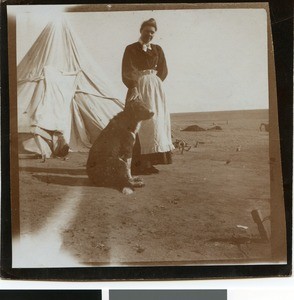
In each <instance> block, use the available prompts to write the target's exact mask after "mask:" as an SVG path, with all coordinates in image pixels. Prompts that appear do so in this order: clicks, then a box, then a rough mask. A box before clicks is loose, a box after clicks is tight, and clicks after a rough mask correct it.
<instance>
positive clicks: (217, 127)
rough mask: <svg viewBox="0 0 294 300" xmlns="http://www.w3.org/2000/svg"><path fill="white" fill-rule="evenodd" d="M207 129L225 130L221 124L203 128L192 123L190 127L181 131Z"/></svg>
mask: <svg viewBox="0 0 294 300" xmlns="http://www.w3.org/2000/svg"><path fill="white" fill-rule="evenodd" d="M206 130H223V129H222V128H221V127H220V126H218V125H215V126H213V127H210V128H207V129H205V128H202V127H200V126H198V125H190V126H188V127H186V128H185V129H182V130H181V131H206Z"/></svg>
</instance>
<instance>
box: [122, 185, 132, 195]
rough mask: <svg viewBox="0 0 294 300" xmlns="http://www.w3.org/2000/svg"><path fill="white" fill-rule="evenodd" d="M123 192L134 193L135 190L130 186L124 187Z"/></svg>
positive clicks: (126, 193) (125, 193)
mask: <svg viewBox="0 0 294 300" xmlns="http://www.w3.org/2000/svg"><path fill="white" fill-rule="evenodd" d="M122 193H123V194H124V195H131V194H133V193H134V191H133V190H132V189H131V188H129V187H124V188H123V189H122Z"/></svg>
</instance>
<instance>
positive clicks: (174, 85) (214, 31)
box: [14, 6, 268, 112]
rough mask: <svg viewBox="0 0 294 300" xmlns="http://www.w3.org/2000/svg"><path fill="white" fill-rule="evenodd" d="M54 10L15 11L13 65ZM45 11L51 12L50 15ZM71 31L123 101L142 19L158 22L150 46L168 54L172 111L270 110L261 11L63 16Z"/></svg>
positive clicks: (263, 14) (25, 8)
mask: <svg viewBox="0 0 294 300" xmlns="http://www.w3.org/2000/svg"><path fill="white" fill-rule="evenodd" d="M55 8H56V6H49V7H45V6H35V7H30V6H22V7H20V6H19V7H17V8H14V9H15V11H17V60H18V62H19V61H20V60H21V59H22V57H23V56H24V55H25V54H26V52H27V51H28V50H29V48H30V47H31V46H32V44H33V43H34V41H35V40H36V38H37V37H38V35H39V34H40V33H41V31H42V30H43V28H44V27H45V26H46V24H47V22H48V21H50V20H52V19H53V18H54V17H55V16H56V11H55V10H54V9H55ZM50 10H51V11H52V13H50ZM65 15H66V19H67V20H68V23H69V24H70V26H71V29H72V30H73V31H74V32H75V33H76V35H78V36H79V37H80V40H81V41H82V42H83V44H84V45H85V47H86V48H87V50H88V51H89V53H90V54H91V55H92V57H93V58H94V59H95V61H96V62H97V64H99V65H100V66H101V67H102V69H103V70H104V72H105V73H106V75H107V77H108V78H109V79H110V81H111V82H110V85H112V86H113V87H114V89H115V90H116V93H117V97H118V98H119V99H121V100H124V98H125V95H126V91H127V90H126V87H125V86H124V85H123V83H122V81H121V60H122V56H123V52H124V49H125V47H126V46H127V45H128V44H130V43H133V42H136V41H137V40H138V38H139V28H140V25H141V23H142V21H144V20H146V19H149V18H151V17H153V18H155V19H156V21H157V24H158V32H157V33H156V36H155V38H154V40H153V43H155V44H159V45H160V46H161V47H162V48H163V50H164V52H165V55H166V59H167V65H168V69H169V75H168V77H167V79H166V81H165V90H166V94H167V100H168V102H169V108H170V111H171V112H192V111H193V112H197V111H220V110H238V109H260V108H261V109H265V108H268V75H267V72H268V70H267V16H266V11H265V10H264V9H193V10H191V9H189V10H176V11H175V10H157V11H156V10H155V11H129V12H83V13H73V12H71V13H65Z"/></svg>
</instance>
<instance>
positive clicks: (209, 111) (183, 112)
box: [170, 108, 269, 114]
mask: <svg viewBox="0 0 294 300" xmlns="http://www.w3.org/2000/svg"><path fill="white" fill-rule="evenodd" d="M254 110H269V108H256V109H232V110H203V111H181V112H171V113H170V114H191V113H214V112H232V111H254Z"/></svg>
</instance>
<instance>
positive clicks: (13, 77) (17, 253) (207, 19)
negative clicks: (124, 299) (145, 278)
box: [8, 3, 287, 268]
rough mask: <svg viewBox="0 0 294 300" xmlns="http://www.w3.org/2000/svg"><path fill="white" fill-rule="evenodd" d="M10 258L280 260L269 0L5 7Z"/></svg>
mask: <svg viewBox="0 0 294 300" xmlns="http://www.w3.org/2000/svg"><path fill="white" fill-rule="evenodd" d="M8 36H9V38H8V46H9V78H10V81H9V89H10V131H11V145H10V147H11V148H10V149H11V162H10V167H11V175H10V184H11V212H12V267H13V268H71V267H82V268H84V267H87V268H92V267H102V266H103V267H118V266H119V267H124V266H139V267H140V266H143V267H144V266H209V265H213V266H218V265H220V266H221V265H252V264H253V265H264V264H286V263H287V249H286V247H287V243H286V218H285V207H284V198H283V189H282V173H281V158H280V148H279V127H278V116H277V98H276V82H275V80H276V79H275V66H274V58H273V48H272V37H271V29H270V16H269V11H268V7H267V5H266V4H257V3H255V4H245V3H243V4H239V5H238V4H234V5H229V4H226V5H207V4H194V5H193V4H191V5H184V4H182V5H176V4H174V5H172V4H170V5H167V4H165V5H163V4H159V5H155V4H153V5H147V4H144V5H143V4H141V5H140V4H136V5H111V4H109V5H106V4H105V5H102V4H101V5H15V6H8Z"/></svg>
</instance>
